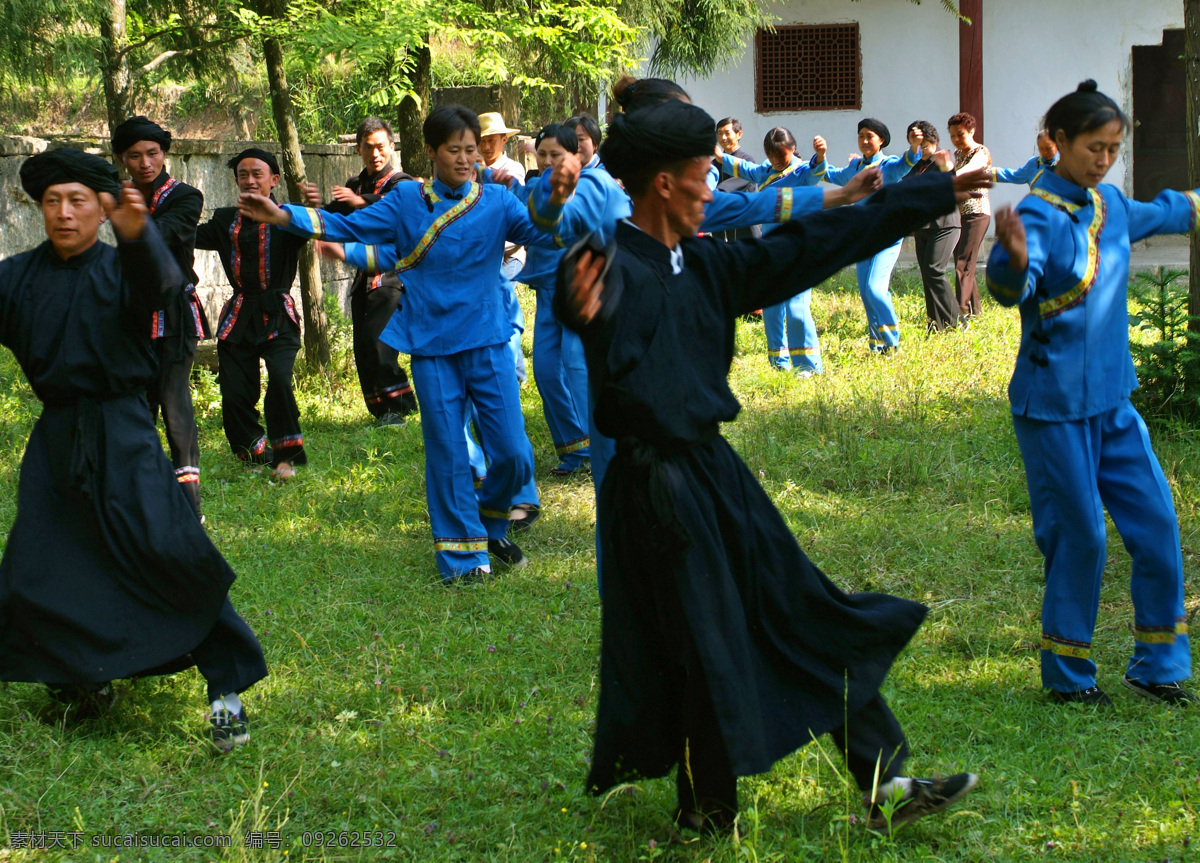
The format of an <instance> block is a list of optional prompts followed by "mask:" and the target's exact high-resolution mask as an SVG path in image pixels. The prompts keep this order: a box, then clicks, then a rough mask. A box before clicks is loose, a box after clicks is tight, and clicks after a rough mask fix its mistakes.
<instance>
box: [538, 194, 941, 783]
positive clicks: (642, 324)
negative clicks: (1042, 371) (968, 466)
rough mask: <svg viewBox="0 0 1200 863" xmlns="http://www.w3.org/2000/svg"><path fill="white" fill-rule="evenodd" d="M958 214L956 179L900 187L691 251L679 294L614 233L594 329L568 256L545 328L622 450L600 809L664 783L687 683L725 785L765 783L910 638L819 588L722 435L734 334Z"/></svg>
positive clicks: (905, 625)
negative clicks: (696, 693)
mask: <svg viewBox="0 0 1200 863" xmlns="http://www.w3.org/2000/svg"><path fill="white" fill-rule="evenodd" d="M953 207H954V197H953V192H952V190H951V182H950V179H949V178H942V177H937V178H932V177H931V178H929V179H922V180H919V181H913V182H906V183H904V184H902V185H899V186H893V187H888V188H887V189H885V190H883V191H881V192H879V193H877V194H876V195H875V196H874V197H873V199H872V200H871V201H870V203H868V204H866V205H863V206H856V207H842V208H839V209H836V210H828V211H825V212H823V213H820V214H817V215H814V216H812V217H808V218H805V219H802V220H799V221H796V222H789V223H787V224H786V225H784V226H782V227H781V228H779V229H778V230H777V231H775V232H773V233H771V234H770V235H768V236H767V237H764V238H762V239H756V240H755V239H751V240H742V241H739V242H734V243H725V242H721V241H718V240H715V239H712V238H701V239H695V240H686V241H684V242H683V243H681V247H682V252H683V261H684V269H683V271H682V272H681V273H679V274H678V275H674V274H672V267H671V263H670V250H668V249H667V248H666V247H665V246H663V245H662V244H661V243H660V242H658V241H657V240H655V239H653V238H652V237H650V236H649V235H647V234H645V233H643V232H641V231H640V230H638V229H637V228H635V227H633V226H632V225H631V224H628V223H622V224H621V225H620V226H619V227H618V229H617V234H616V251H615V258H614V260H613V261H612V265H611V270H610V271H609V273H608V275H607V277H606V279H605V288H604V292H603V299H602V309H601V312H600V314H599V315H598V316H597V318H595V319H594V320H593V321H592V322H591V323H590V324H588V325H586V326H584V325H581V324H580V322H579V321H578V319H577V318H576V317H575V315H574V312H573V310H572V309H570V308H569V305H568V300H567V291H566V290H565V289H564V273H566V272H567V271H568V270H567V268H568V267H570V266H571V261H570V260H569V258H570V256H567V257H568V260H566V261H564V263H563V264H562V265H561V266H560V270H559V290H558V291H557V296H556V303H557V305H556V307H555V312H556V314H558V315H559V317H560V319H561V320H563V321H564V322H565V323H567V325H568V326H571V327H573V328H574V329H577V330H578V331H579V332H580V334H581V336H582V338H583V342H584V346H585V351H586V354H587V362H588V372H589V376H590V380H591V384H592V387H593V392H594V393H595V394H596V408H595V421H596V426H597V428H598V429H599V430H600V431H601V432H603V433H604V434H606V435H609V436H611V437H614V438H616V439H617V455H616V457H615V458H614V459H613V461H612V464H611V466H610V467H609V469H608V472H607V474H606V476H605V480H604V484H603V486H602V488H601V489H600V494H599V507H600V514H599V518H598V523H599V524H600V526H601V535H600V542H601V549H602V561H603V562H602V567H603V573H602V576H603V583H604V608H603V613H602V630H601V633H602V634H601V658H600V703H599V709H598V716H597V723H596V738H595V750H594V755H593V761H592V769H591V774H590V776H589V777H588V788H589V790H591V791H592V792H593V793H597V794H598V793H601V792H603V791H604V790H605V789H607V788H610V787H611V786H613V785H614V784H616V783H617V782H620V781H623V780H625V779H628V778H632V777H635V776H642V777H655V776H662V775H664V774H666V773H667V772H668V771H669V770H670V768H671V766H672V765H673V764H674V763H675V761H676V760H677V759H678V757H679V754H680V742H681V741H680V722H681V718H682V717H681V710H682V709H683V705H684V702H685V698H684V695H685V689H686V686H687V684H686V681H687V678H688V677H689V676H690V675H693V674H702V675H703V678H704V682H705V683H706V684H707V688H708V690H709V691H710V692H711V693H712V701H713V705H712V706H713V710H714V713H715V717H716V721H717V723H718V725H719V727H720V729H721V736H722V738H723V741H724V743H725V747H726V750H727V753H728V756H729V763H730V765H731V766H732V769H733V772H734V773H735V774H736V775H748V774H753V773H761V772H763V771H765V770H767V769H769V768H770V767H771V765H772V764H773V763H774V762H775V761H776V760H778V759H779V758H781V757H783V756H785V755H787V754H788V753H790V752H792V751H793V750H795V749H796V748H798V747H800V746H803V745H804V744H806V743H808V742H809V741H810V740H811V739H812V736H813V735H820V734H824V733H826V732H829V731H832V730H834V729H836V728H838V727H839V726H842V725H843V724H844V723H845V721H846V716H848V715H849V716H853V714H854V713H855V712H857V710H858V709H859V708H861V707H862V706H864V705H865V704H866V703H867V702H868V701H870V700H871V699H873V698H874V697H875V696H876V694H877V692H878V689H879V686H880V684H881V683H882V682H883V679H884V677H885V676H886V675H887V672H888V669H889V668H890V666H891V665H892V662H893V661H894V659H895V657H896V655H897V654H898V653H899V652H900V651H901V650H902V649H903V647H904V646H905V644H907V643H908V641H909V639H910V638H911V637H912V635H913V633H914V632H916V630H917V628H918V627H919V626H920V623H921V621H922V620H923V618H924V615H925V607H924V606H922V605H920V604H918V603H916V602H910V601H908V600H904V599H897V598H895V597H892V596H886V595H883V594H873V593H859V594H850V595H847V594H845V593H843V592H842V591H841V590H839V589H838V588H837V587H836V586H835V585H834V584H833V583H832V582H830V581H829V579H828V578H826V577H825V575H824V574H823V573H822V572H821V571H820V570H819V569H818V568H817V567H816V566H814V565H813V564H812V562H811V561H809V559H808V558H807V557H806V556H805V554H804V552H803V551H802V550H801V549H800V546H799V545H798V544H797V542H796V540H795V538H794V537H793V536H792V534H791V532H790V531H789V530H788V527H787V524H786V523H785V522H784V520H783V517H782V516H781V515H780V514H779V511H778V510H776V509H775V507H774V505H773V504H772V502H771V500H770V498H769V497H767V495H766V493H765V492H764V491H763V489H762V487H761V486H760V485H759V484H758V481H757V480H756V479H755V477H754V476H753V475H752V474H751V472H750V470H749V469H748V468H747V467H746V466H745V464H744V463H743V462H742V461H741V459H739V458H738V456H737V454H736V453H734V451H733V450H732V449H731V448H730V446H729V444H728V443H726V441H725V439H724V438H723V437H721V435H720V434H719V431H718V424H719V423H722V422H729V421H731V420H732V419H734V417H735V416H737V413H738V411H739V409H740V406H739V404H738V402H737V399H736V398H735V397H734V395H733V393H732V391H731V390H730V388H729V383H728V375H729V369H730V364H731V362H732V358H733V354H734V321H735V320H736V318H737V317H738V316H739V315H742V314H745V313H746V312H748V311H750V310H752V309H756V308H760V307H762V306H766V305H770V304H772V303H777V302H780V301H782V300H784V299H786V298H787V297H791V296H794V295H795V294H796V293H798V292H799V291H802V290H804V289H806V288H810V287H812V286H813V285H816V284H818V283H820V282H821V281H823V280H824V279H826V278H828V277H829V276H831V275H832V274H834V273H835V272H837V271H838V270H839V269H841V268H842V267H844V266H846V265H848V264H851V263H853V262H854V261H857V260H860V259H863V258H866V257H869V256H870V255H872V254H874V253H875V252H877V251H879V250H880V249H883V248H886V247H887V246H889V245H890V244H892V243H894V242H895V241H896V240H898V239H899V238H900V237H902V236H904V235H905V234H906V233H908V232H909V231H911V230H913V229H914V228H916V227H917V226H919V225H921V224H923V223H925V222H927V221H928V220H929V219H930V217H931V216H933V215H936V214H938V213H942V212H948V211H949V210H951V209H952V208H953ZM687 642H690V644H688V643H687ZM851 721H853V720H851Z"/></svg>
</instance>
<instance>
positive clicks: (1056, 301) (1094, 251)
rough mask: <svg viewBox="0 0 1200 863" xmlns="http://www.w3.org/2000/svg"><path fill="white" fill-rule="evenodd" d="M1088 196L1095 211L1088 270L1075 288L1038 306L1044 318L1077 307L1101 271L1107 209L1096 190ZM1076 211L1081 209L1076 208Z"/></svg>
mask: <svg viewBox="0 0 1200 863" xmlns="http://www.w3.org/2000/svg"><path fill="white" fill-rule="evenodd" d="M1040 191H1041V190H1040V189H1034V190H1033V193H1034V194H1035V195H1036V194H1038V192H1040ZM1047 194H1048V193H1047ZM1088 194H1089V195H1090V196H1091V198H1092V208H1093V209H1092V223H1091V224H1090V225H1088V250H1087V269H1086V270H1084V272H1083V278H1082V279H1080V280H1079V284H1077V285H1076V286H1075V287H1073V288H1071V289H1070V290H1069V291H1066V292H1064V293H1061V294H1059V295H1058V296H1057V297H1051V298H1050V299H1048V300H1046V301H1044V302H1042V303H1039V304H1038V311H1039V312H1040V313H1041V316H1042V317H1043V318H1052V317H1054V316H1055V315H1058V314H1061V313H1063V312H1065V311H1066V310H1067V309H1069V308H1070V307H1071V306H1074V305H1076V304H1077V303H1079V302H1080V301H1081V300H1082V299H1083V298H1084V297H1085V296H1086V295H1087V292H1088V291H1090V290H1091V289H1092V285H1094V284H1095V283H1096V274H1097V273H1098V272H1099V271H1100V231H1101V230H1102V229H1103V228H1104V217H1105V215H1106V212H1107V208H1106V207H1105V204H1104V196H1103V195H1101V194H1100V193H1099V192H1097V191H1096V190H1095V189H1088ZM1039 197H1041V196H1039ZM1055 197H1057V196H1055ZM1076 209H1079V208H1078V207H1076Z"/></svg>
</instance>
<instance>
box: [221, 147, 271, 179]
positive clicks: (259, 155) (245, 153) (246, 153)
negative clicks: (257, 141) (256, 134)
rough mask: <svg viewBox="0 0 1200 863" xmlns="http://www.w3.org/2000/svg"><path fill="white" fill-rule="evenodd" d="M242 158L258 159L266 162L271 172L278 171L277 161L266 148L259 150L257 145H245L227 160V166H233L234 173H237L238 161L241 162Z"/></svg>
mask: <svg viewBox="0 0 1200 863" xmlns="http://www.w3.org/2000/svg"><path fill="white" fill-rule="evenodd" d="M242 159H259V160H260V161H263V162H266V163H267V167H268V168H270V169H271V173H272V174H278V173H279V163H278V162H276V161H275V157H274V156H272V155H271V154H270V153H268V152H267V151H266V150H260V149H259V148H258V147H247V148H246V149H245V150H242V152H240V153H238V154H237V155H236V156H234V157H233V158H232V159H230V160H229V162H228V164H229V167H231V168H233V173H234V174H236V173H237V169H238V163H239V162H241V161H242Z"/></svg>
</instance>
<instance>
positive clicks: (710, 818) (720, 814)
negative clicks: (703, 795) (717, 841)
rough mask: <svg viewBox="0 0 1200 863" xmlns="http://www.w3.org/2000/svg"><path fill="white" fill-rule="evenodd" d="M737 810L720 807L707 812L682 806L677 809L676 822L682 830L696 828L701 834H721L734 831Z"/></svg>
mask: <svg viewBox="0 0 1200 863" xmlns="http://www.w3.org/2000/svg"><path fill="white" fill-rule="evenodd" d="M736 823H737V812H730V811H729V810H728V809H726V808H724V807H718V808H716V809H714V810H713V811H712V812H709V813H707V814H704V813H701V812H697V811H695V810H694V809H684V808H683V807H680V808H678V809H676V810H675V824H676V826H678V827H679V829H681V830H694V831H696V832H697V833H699V834H700V835H701V836H720V835H722V834H725V833H732V832H733V828H734V825H735V824H736Z"/></svg>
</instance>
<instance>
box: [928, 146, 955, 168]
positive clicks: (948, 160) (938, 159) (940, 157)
mask: <svg viewBox="0 0 1200 863" xmlns="http://www.w3.org/2000/svg"><path fill="white" fill-rule="evenodd" d="M933 164H935V165H937V166H938V168H939V169H940V170H943V171H950V170H953V169H954V159H953V157H952V156H951V155H950V151H949V150H938V151H937V152H936V153H934V154H933Z"/></svg>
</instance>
